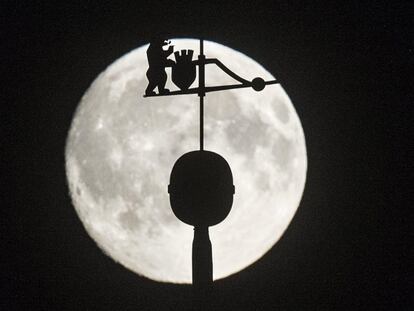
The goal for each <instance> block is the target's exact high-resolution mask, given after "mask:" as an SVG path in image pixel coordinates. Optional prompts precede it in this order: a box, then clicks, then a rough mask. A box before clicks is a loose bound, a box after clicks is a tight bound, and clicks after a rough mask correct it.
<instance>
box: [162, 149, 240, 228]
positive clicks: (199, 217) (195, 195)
mask: <svg viewBox="0 0 414 311" xmlns="http://www.w3.org/2000/svg"><path fill="white" fill-rule="evenodd" d="M168 192H169V194H170V204H171V208H172V210H173V212H174V214H175V216H176V217H177V218H178V219H180V220H181V221H183V222H185V223H186V224H188V225H192V226H213V225H216V224H218V223H220V222H221V221H223V220H224V219H225V218H226V217H227V215H228V214H229V212H230V210H231V207H232V204H233V195H234V185H233V175H232V173H231V169H230V166H229V164H228V163H227V161H226V160H225V159H224V158H223V157H222V156H220V155H219V154H217V153H214V152H211V151H205V150H198V151H191V152H188V153H186V154H184V155H182V156H181V157H180V158H179V159H178V160H177V161H176V162H175V164H174V167H173V169H172V171H171V176H170V184H169V186H168Z"/></svg>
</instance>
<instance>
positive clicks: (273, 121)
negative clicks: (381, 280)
mask: <svg viewBox="0 0 414 311" xmlns="http://www.w3.org/2000/svg"><path fill="white" fill-rule="evenodd" d="M172 43H173V44H174V45H175V50H180V49H193V50H194V54H195V55H197V54H198V51H199V50H198V46H199V43H198V40H192V39H180V40H174V39H173V40H172ZM147 47H148V46H143V47H140V48H137V49H135V50H133V51H131V52H130V53H128V54H126V55H124V56H122V57H121V58H120V59H118V60H117V61H115V62H114V63H113V64H111V65H110V66H109V67H108V68H107V69H106V70H105V71H104V72H102V73H101V74H100V75H99V76H98V77H97V78H96V79H95V81H94V82H93V83H92V85H91V86H90V88H89V89H88V90H87V92H86V93H85V95H84V96H83V98H82V100H81V102H80V104H79V106H78V108H77V111H76V114H75V116H74V118H73V121H72V126H71V129H70V132H69V134H68V139H67V145H66V173H67V178H68V183H69V188H70V193H71V197H72V201H73V205H74V207H75V209H76V211H77V213H78V215H79V217H80V219H81V220H82V223H83V224H84V226H85V228H86V231H87V232H88V234H89V235H90V236H91V237H92V238H93V239H94V240H95V241H96V243H97V244H98V245H99V247H100V248H101V249H102V250H103V251H104V252H105V253H106V254H107V255H109V256H110V257H112V258H113V259H114V260H115V261H117V262H119V263H121V264H122V265H124V266H125V267H127V268H128V269H130V270H132V271H134V272H136V273H138V274H140V275H143V276H146V277H148V278H151V279H153V280H157V281H163V282H174V283H190V282H191V245H192V238H193V228H192V227H191V226H188V225H185V224H184V223H181V222H180V221H179V220H178V219H177V218H175V216H174V215H173V212H172V210H171V208H170V205H169V198H168V193H167V185H168V182H169V175H170V172H171V169H172V167H173V164H174V162H175V161H176V160H177V159H178V158H179V157H180V156H181V155H182V154H184V153H186V152H188V151H191V150H196V149H198V147H199V142H198V126H199V123H198V122H199V120H198V102H199V99H198V96H197V95H182V96H173V97H152V98H143V97H142V95H143V94H144V91H145V88H146V85H147V79H146V76H145V72H146V69H147V66H148V65H147V59H146V49H147ZM205 54H206V56H207V57H211V58H218V59H220V60H221V61H222V62H223V63H224V64H225V65H226V66H227V67H229V68H230V69H231V70H232V71H234V72H236V73H237V74H239V75H240V76H242V77H244V78H246V79H249V80H251V79H253V78H254V77H262V78H264V79H265V80H272V79H274V77H273V76H272V75H271V74H270V73H269V72H268V71H266V70H265V69H264V68H263V67H262V66H260V65H259V64H258V63H256V62H255V61H254V60H252V59H251V58H249V57H247V56H245V55H244V54H241V53H239V52H237V51H235V50H232V49H230V48H228V47H225V46H223V45H220V44H217V43H213V42H209V41H205ZM167 73H168V75H169V77H171V75H170V71H169V69H167ZM196 81H197V80H196ZM196 83H197V82H195V84H196ZM233 83H235V81H233V80H232V79H231V78H230V77H228V76H227V75H226V74H225V73H224V72H222V71H221V70H220V69H218V68H216V67H215V66H214V65H207V66H206V85H220V84H233ZM167 87H168V88H170V89H174V86H173V85H172V84H171V83H170V82H167ZM204 144H205V149H206V150H211V151H214V152H216V153H219V154H221V155H222V156H223V157H224V158H225V159H226V160H227V161H228V163H229V164H230V166H231V168H232V172H233V176H234V184H235V186H236V193H235V197H234V203H233V208H232V210H231V212H230V214H229V216H228V217H227V218H226V219H225V220H224V221H223V222H222V223H220V224H218V225H216V226H213V227H211V228H210V237H211V241H212V245H213V265H214V279H219V278H223V277H226V276H228V275H230V274H233V273H236V272H238V271H240V270H242V269H243V268H245V267H246V266H248V265H250V264H252V263H253V262H255V261H256V260H258V259H259V258H260V257H261V256H263V254H265V253H266V252H267V251H268V250H269V249H270V248H271V247H272V246H273V245H274V244H275V243H276V242H277V241H278V240H279V239H280V237H281V236H282V234H283V232H284V231H285V230H286V228H287V226H288V225H289V223H290V221H291V220H292V218H293V216H294V214H295V212H296V209H297V207H298V205H299V202H300V199H301V196H302V193H303V189H304V184H305V179H306V168H307V158H306V147H305V139H304V134H303V130H302V127H301V124H300V121H299V118H298V116H297V114H296V112H295V110H294V108H293V105H292V103H291V101H290V99H289V97H288V96H287V94H286V93H285V91H284V90H283V88H282V87H281V86H280V85H270V86H266V88H265V89H264V90H263V91H261V92H255V91H254V90H252V89H251V88H245V89H236V90H230V91H221V92H214V93H208V94H207V96H206V98H205V143H204Z"/></svg>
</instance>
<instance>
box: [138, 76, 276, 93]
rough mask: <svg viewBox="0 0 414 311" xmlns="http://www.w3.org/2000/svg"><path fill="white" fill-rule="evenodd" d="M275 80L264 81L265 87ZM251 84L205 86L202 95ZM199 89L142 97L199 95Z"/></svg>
mask: <svg viewBox="0 0 414 311" xmlns="http://www.w3.org/2000/svg"><path fill="white" fill-rule="evenodd" d="M278 83H279V82H278V81H277V80H272V81H265V83H264V84H265V85H270V84H278ZM251 86H252V85H251V83H249V84H230V85H217V86H206V87H204V93H209V92H217V91H225V90H232V89H239V88H245V87H251ZM199 93H200V88H198V87H196V88H191V89H188V90H180V91H171V92H170V93H168V94H154V95H144V97H157V96H171V95H188V94H199Z"/></svg>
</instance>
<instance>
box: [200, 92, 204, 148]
mask: <svg viewBox="0 0 414 311" xmlns="http://www.w3.org/2000/svg"><path fill="white" fill-rule="evenodd" d="M200 150H204V96H200Z"/></svg>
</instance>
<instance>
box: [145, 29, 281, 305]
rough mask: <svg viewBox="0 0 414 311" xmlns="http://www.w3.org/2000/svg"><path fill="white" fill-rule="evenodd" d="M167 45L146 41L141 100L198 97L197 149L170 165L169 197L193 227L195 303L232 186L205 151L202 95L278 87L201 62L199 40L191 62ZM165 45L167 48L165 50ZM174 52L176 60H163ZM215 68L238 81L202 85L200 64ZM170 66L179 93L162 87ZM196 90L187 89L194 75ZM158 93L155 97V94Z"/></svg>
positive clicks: (204, 287)
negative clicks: (144, 84) (145, 80)
mask: <svg viewBox="0 0 414 311" xmlns="http://www.w3.org/2000/svg"><path fill="white" fill-rule="evenodd" d="M170 44H171V41H168V40H166V39H165V38H161V37H159V38H157V39H155V40H153V41H151V43H150V45H149V47H148V50H147V57H148V64H149V68H148V71H147V78H148V81H149V83H148V86H147V88H146V90H145V95H144V97H153V96H174V95H186V94H197V95H198V96H199V98H200V150H196V151H190V152H188V153H186V154H184V155H182V156H181V157H180V158H179V159H178V160H177V161H176V162H175V164H174V166H173V169H172V172H171V176H170V184H169V186H168V193H169V195H170V204H171V208H172V210H173V212H174V214H175V216H176V217H177V218H178V219H180V220H181V221H183V222H184V223H186V224H189V225H191V226H194V240H193V254H192V259H193V263H192V269H193V273H192V282H193V286H194V289H195V292H196V296H198V299H202V298H203V297H206V296H207V295H208V292H209V291H210V288H211V285H212V283H213V264H212V251H211V242H210V238H209V233H208V228H209V227H210V226H213V225H216V224H218V223H220V222H221V221H223V220H224V219H225V218H226V217H227V215H228V214H229V212H230V210H231V207H232V204H233V195H234V193H235V187H234V185H233V176H232V172H231V169H230V166H229V164H228V163H227V161H226V160H225V159H224V158H223V157H222V156H220V155H219V154H217V153H214V152H212V151H206V150H204V97H205V96H206V93H208V92H215V91H223V90H230V89H236V88H245V87H252V88H253V89H254V90H255V91H261V90H263V89H264V87H265V86H266V85H269V84H276V83H278V82H277V81H276V80H271V81H264V80H263V79H262V78H254V79H253V80H252V81H248V80H246V79H243V78H242V77H240V76H238V75H237V74H236V73H234V72H233V71H231V70H230V69H229V68H227V67H226V66H225V65H224V64H223V63H222V62H220V61H219V60H218V59H216V58H206V56H205V55H204V42H203V39H200V54H199V55H198V58H197V59H195V60H193V54H194V51H193V50H189V49H188V50H181V51H176V52H174V46H173V45H170ZM166 45H169V47H168V49H164V46H166ZM173 52H174V56H175V62H174V61H173V60H171V59H168V57H169V56H170V55H171V54H172V53H173ZM208 64H215V65H217V66H218V67H219V68H220V69H222V70H223V71H224V72H225V73H226V74H228V75H229V76H230V77H232V78H233V79H235V80H236V81H238V82H239V83H237V84H232V85H218V86H206V85H205V66H206V65H208ZM167 67H171V68H172V70H171V80H172V82H173V83H174V84H175V85H176V86H177V87H178V88H179V90H174V91H170V90H168V89H166V88H165V84H166V81H167V73H166V72H165V68H167ZM197 67H198V86H197V87H194V88H190V86H191V85H192V84H193V82H194V81H195V79H196V76H197ZM156 88H157V89H158V93H156V92H155V91H154V90H155V89H156Z"/></svg>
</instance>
